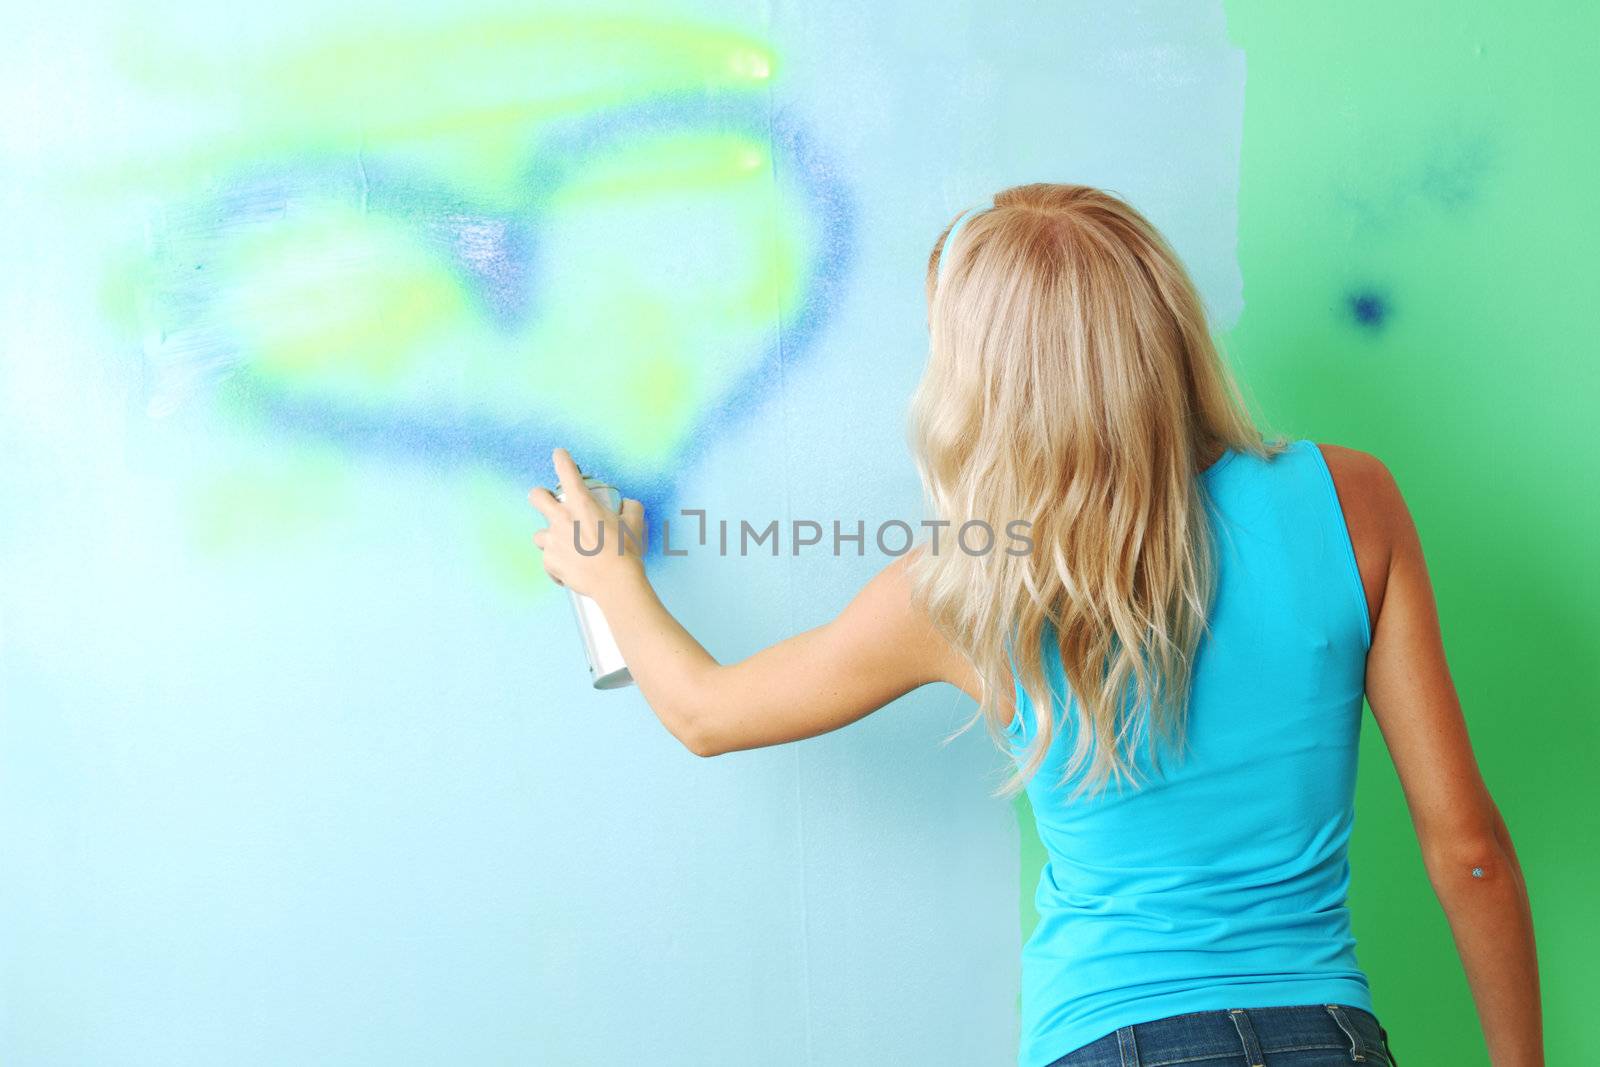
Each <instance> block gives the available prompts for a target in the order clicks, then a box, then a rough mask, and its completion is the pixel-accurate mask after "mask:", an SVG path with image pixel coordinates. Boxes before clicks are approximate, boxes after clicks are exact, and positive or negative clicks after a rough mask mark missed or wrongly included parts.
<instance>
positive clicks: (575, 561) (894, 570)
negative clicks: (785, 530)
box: [529, 449, 975, 756]
mask: <svg viewBox="0 0 1600 1067" xmlns="http://www.w3.org/2000/svg"><path fill="white" fill-rule="evenodd" d="M554 459H555V464H556V470H557V472H558V473H559V474H560V476H561V484H562V487H563V488H564V489H565V490H566V492H565V494H564V495H565V497H566V501H565V503H561V502H558V501H556V499H555V498H554V497H553V496H552V495H551V494H550V493H549V492H548V491H547V490H544V489H535V490H534V491H533V492H532V493H530V494H529V500H530V502H532V503H533V505H534V506H535V507H537V508H538V509H539V511H540V512H541V513H542V514H543V515H544V516H545V518H546V519H548V520H549V522H550V527H549V528H548V529H546V530H541V531H540V532H539V533H537V534H535V535H534V542H535V544H537V545H538V546H539V547H540V548H541V549H542V550H543V553H544V566H545V570H546V571H547V572H548V573H549V574H550V576H551V577H552V578H554V579H555V580H556V581H558V582H560V583H561V584H563V585H566V586H568V587H570V588H572V589H575V590H577V591H578V592H580V593H584V594H586V595H588V596H591V597H593V598H594V599H595V601H596V603H598V604H599V605H600V609H601V610H602V611H603V612H605V616H606V621H607V622H608V623H609V624H610V626H611V632H612V634H613V636H615V638H616V640H617V647H618V648H619V649H621V651H622V658H623V659H624V660H625V661H626V662H627V664H628V670H629V671H630V672H631V673H632V675H633V678H634V681H635V682H636V683H638V686H639V691H640V692H641V693H642V694H643V695H644V698H645V700H646V701H647V702H648V703H649V704H650V708H651V710H652V711H654V712H655V714H656V716H657V717H658V718H660V720H661V722H662V724H663V725H665V726H666V728H667V729H668V730H670V731H671V732H672V735H673V736H674V737H676V738H678V740H680V741H682V742H683V744H684V745H685V747H687V748H688V749H689V750H690V751H692V752H694V753H696V754H697V755H701V756H712V755H716V754H719V753H723V752H732V751H736V750H739V749H748V748H760V747H762V746H765V745H776V744H782V743H783V742H785V741H798V740H800V739H802V738H807V737H814V736H816V735H818V734H823V733H827V732H828V731H830V730H837V729H839V728H840V727H842V726H847V725H849V724H850V723H852V722H855V721H856V720H858V719H861V718H863V717H865V716H866V715H868V714H870V713H871V712H873V711H876V710H877V709H878V708H881V707H883V706H884V705H885V704H888V703H889V702H891V701H893V700H894V699H895V698H896V697H899V696H902V695H904V694H906V693H908V692H910V691H911V690H913V689H916V688H918V687H919V686H923V685H926V684H928V683H929V682H940V681H943V682H950V683H952V684H954V685H957V686H960V687H961V688H963V689H966V690H967V691H968V692H969V693H971V692H972V691H973V689H974V686H975V682H974V681H973V679H972V677H971V667H970V666H969V665H968V664H967V663H966V661H965V660H964V659H962V658H961V657H960V656H959V655H958V654H957V653H956V652H955V651H954V649H952V648H951V647H950V645H949V643H948V642H947V641H946V640H945V639H944V638H943V637H942V636H941V635H940V634H939V633H938V632H937V631H936V630H935V629H934V628H933V626H932V624H931V623H930V622H928V620H927V618H926V616H925V615H923V614H922V613H921V612H919V611H917V610H916V609H915V608H914V607H913V605H912V598H911V583H910V577H909V575H908V574H907V572H906V565H907V563H908V562H909V561H910V559H911V558H912V557H911V556H903V557H901V558H900V559H897V560H896V561H894V562H893V563H891V564H890V565H889V566H887V567H885V568H884V569H883V570H882V571H881V572H879V574H878V575H877V576H875V577H874V578H873V579H872V580H871V581H869V582H868V583H867V584H866V585H865V586H864V587H863V588H862V589H861V591H860V592H859V593H857V594H856V596H855V598H854V599H852V600H851V601H850V603H849V604H847V605H846V606H845V608H844V610H843V611H841V612H840V613H839V615H838V617H836V618H835V619H833V620H832V621H830V622H828V623H825V624H823V625H821V626H818V627H816V628H815V629H812V630H807V631H806V632H804V633H801V634H797V635H796V636H794V637H791V638H788V639H787V640H785V641H780V642H779V643H777V644H775V645H772V646H770V647H768V648H765V649H762V650H761V651H760V652H757V653H756V654H754V655H752V656H750V657H749V658H747V659H744V660H740V661H739V662H737V663H730V664H721V663H718V662H717V660H716V659H715V658H713V657H712V656H711V654H710V653H708V652H707V651H706V650H705V649H704V648H703V647H702V646H701V645H700V643H699V642H698V641H696V640H695V639H694V637H693V636H692V635H691V634H690V633H689V631H687V630H685V629H684V628H683V625H682V624H681V623H679V622H678V620H677V619H675V618H673V616H672V613H671V612H669V611H668V610H667V608H666V606H665V605H663V604H662V603H661V600H660V599H659V598H658V597H657V596H656V593H655V589H654V588H652V587H651V585H650V582H649V579H648V578H647V577H646V576H645V571H644V565H643V561H642V560H641V559H640V558H639V556H638V554H637V552H636V551H633V550H630V551H629V552H627V553H626V554H623V555H618V554H617V553H616V552H615V551H613V550H612V549H611V548H609V547H608V548H607V549H606V550H605V551H603V552H601V553H599V554H598V555H594V556H584V555H582V554H581V553H579V552H577V551H576V549H575V542H574V539H573V538H574V533H575V530H574V525H575V524H576V525H579V526H581V533H582V543H583V544H584V545H594V544H596V540H597V538H599V537H604V544H605V545H607V546H611V545H617V544H625V543H627V542H624V541H622V540H621V533H622V531H621V529H620V526H621V524H626V525H627V526H628V527H629V528H630V529H631V530H633V531H635V533H636V534H638V533H640V532H642V528H643V516H642V514H641V509H640V506H639V504H638V502H637V501H632V500H630V501H626V502H625V503H624V505H623V512H622V515H621V517H620V520H618V519H614V518H612V517H610V516H608V515H607V514H606V512H605V511H604V509H602V508H601V507H600V506H599V505H598V504H597V503H595V502H594V500H593V499H592V498H591V497H590V496H589V494H588V493H587V492H584V491H583V490H582V488H581V487H582V484H583V483H582V478H581V477H580V476H579V474H578V470H577V467H576V466H575V465H574V464H573V462H572V458H571V457H570V456H569V455H567V453H566V452H565V451H564V450H559V449H558V450H557V451H556V453H555V456H554ZM574 487H578V488H577V489H576V490H575V488H574ZM601 525H605V526H606V529H605V532H604V533H603V534H601V533H599V532H598V530H597V527H598V526H601ZM639 540H641V541H642V540H643V538H642V536H641V537H639Z"/></svg>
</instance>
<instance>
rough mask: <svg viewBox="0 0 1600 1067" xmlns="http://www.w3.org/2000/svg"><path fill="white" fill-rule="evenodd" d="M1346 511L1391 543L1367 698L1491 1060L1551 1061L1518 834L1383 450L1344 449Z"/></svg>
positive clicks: (1515, 1063)
mask: <svg viewBox="0 0 1600 1067" xmlns="http://www.w3.org/2000/svg"><path fill="white" fill-rule="evenodd" d="M1339 452H1340V453H1341V456H1340V459H1339V460H1337V461H1336V462H1338V463H1339V465H1340V466H1341V467H1342V468H1343V470H1344V471H1345V472H1347V473H1346V474H1345V475H1344V477H1345V479H1346V480H1347V482H1348V484H1350V486H1351V489H1352V492H1351V493H1349V494H1348V495H1347V497H1346V499H1348V500H1349V501H1350V502H1351V504H1352V505H1353V507H1352V508H1351V509H1350V510H1351V511H1353V512H1355V514H1353V515H1351V518H1352V519H1354V520H1355V521H1356V523H1359V524H1361V525H1364V526H1366V527H1367V529H1368V530H1369V531H1370V534H1371V536H1370V537H1369V538H1368V539H1367V540H1368V543H1377V544H1386V545H1387V546H1388V553H1387V555H1388V563H1387V575H1386V577H1385V578H1384V579H1383V580H1382V582H1381V583H1380V586H1379V587H1380V588H1381V589H1382V597H1381V609H1380V610H1379V611H1378V613H1377V615H1376V618H1377V623H1376V626H1375V627H1374V632H1373V641H1372V648H1371V649H1370V651H1369V652H1368V655H1367V678H1366V685H1367V701H1368V703H1369V704H1370V705H1371V706H1372V713H1373V716H1374V718H1376V719H1377V722H1378V727H1379V729H1380V730H1381V731H1382V732H1383V738H1384V741H1385V742H1386V743H1387V745H1388V747H1389V752H1390V754H1391V756H1392V757H1393V759H1394V764H1395V769H1396V770H1397V771H1398V773H1399V776H1400V785H1401V788H1402V789H1403V790H1404V791H1405V797H1406V804H1407V807H1408V808H1409V809H1410V812H1411V820H1412V823H1413V824H1414V825H1415V827H1416V832H1417V840H1418V842H1419V843H1420V844H1421V846H1422V857H1423V863H1424V866H1425V867H1426V868H1427V872H1428V880H1429V881H1430V882H1431V883H1432V885H1433V890H1434V893H1435V895H1436V896H1437V897H1438V899H1439V903H1440V905H1441V906H1442V907H1443V908H1444V912H1445V916H1446V918H1447V919H1448V920H1449V923H1450V932H1451V934H1452V936H1453V937H1454V939H1455V943H1456V951H1457V952H1458V953H1459V954H1460V956H1461V962H1462V965H1463V967H1464V968H1465V969H1466V973H1467V982H1468V985H1469V986H1470V988H1471V990H1472V996H1473V1000H1474V1001H1475V1002H1476V1005H1477V1009H1478V1020H1479V1023H1480V1025H1481V1026H1482V1027H1483V1035H1484V1039H1485V1042H1486V1043H1487V1045H1488V1050H1489V1058H1490V1062H1492V1063H1493V1064H1495V1067H1531V1065H1538V1064H1543V1063H1544V1038H1543V1028H1542V1024H1541V1016H1540V1007H1539V965H1538V961H1537V958H1536V955H1535V949H1534V939H1533V918H1532V914H1531V911H1530V909H1529V905H1528V890H1527V886H1526V885H1525V884H1524V883H1523V880H1522V868H1521V867H1520V866H1519V865H1518V863H1517V854H1516V851H1515V850H1514V849H1513V848H1512V845H1511V835H1510V834H1509V833H1508V832H1507V831H1506V827H1505V823H1504V821H1502V819H1501V817H1500V811H1499V808H1498V807H1497V806H1496V805H1495V802H1494V799H1493V798H1492V797H1491V796H1490V795H1489V790H1488V788H1487V787H1486V786H1485V785H1484V782H1483V777H1482V775H1481V774H1480V773H1479V770H1478V763H1477V760H1476V758H1475V757H1474V755H1473V752H1472V743H1471V741H1470V740H1469V739H1468V737H1467V726H1466V722H1465V720H1464V718H1463V716H1462V713H1461V704H1460V701H1459V700H1458V699H1457V696H1456V691H1455V685H1454V683H1453V682H1452V680H1451V677H1450V669H1449V667H1448V665H1447V664H1446V662H1445V654H1444V644H1443V640H1442V638H1441V635H1440V629H1439V617H1438V612H1437V608H1436V605H1435V602H1434V595H1433V586H1432V584H1431V582H1430V579H1429V577H1428V568H1427V564H1426V562H1425V560H1424V558H1423V553H1422V543H1421V539H1420V538H1419V536H1418V534H1417V529H1416V525H1415V523H1414V522H1413V520H1412V517H1411V513H1410V510H1409V509H1408V508H1407V506H1406V503H1405V500H1404V499H1403V497H1402V496H1401V494H1400V489H1399V487H1398V486H1397V485H1396V484H1395V481H1394V478H1393V476H1392V475H1391V474H1390V473H1389V471H1388V469H1387V468H1386V467H1385V466H1384V465H1383V464H1382V463H1381V462H1380V461H1378V460H1377V459H1376V458H1374V457H1372V456H1370V455H1367V454H1366V453H1361V452H1355V451H1353V450H1343V449H1341V450H1339Z"/></svg>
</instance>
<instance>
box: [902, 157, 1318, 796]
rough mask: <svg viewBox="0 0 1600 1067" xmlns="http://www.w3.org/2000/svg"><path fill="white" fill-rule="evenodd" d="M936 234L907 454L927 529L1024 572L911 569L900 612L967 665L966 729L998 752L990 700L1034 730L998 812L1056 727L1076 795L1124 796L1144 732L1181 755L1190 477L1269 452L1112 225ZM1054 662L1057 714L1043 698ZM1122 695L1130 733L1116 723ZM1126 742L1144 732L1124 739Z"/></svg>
mask: <svg viewBox="0 0 1600 1067" xmlns="http://www.w3.org/2000/svg"><path fill="white" fill-rule="evenodd" d="M949 234H950V228H949V227H946V229H945V231H944V232H943V233H942V234H940V236H939V240H938V241H937V242H936V243H935V245H934V249H933V253H932V255H931V256H930V257H929V260H928V274H927V297H928V330H929V340H930V353H929V359H928V365H927V370H926V373H925V374H924V376H923V379H922V382H921V384H920V385H919V386H918V389H917V392H916V396H915V398H914V400H913V403H912V408H911V444H912V451H913V453H914V455H915V458H916V461H917V466H918V470H919V473H920V474H921V477H922V482H923V486H924V488H925V489H926V491H927V494H928V497H929V501H930V503H931V506H932V508H933V511H934V513H935V514H936V516H937V517H939V518H942V519H945V520H948V521H950V522H951V523H953V524H955V525H959V524H961V523H964V522H968V521H972V520H982V521H984V522H986V523H988V524H989V526H990V528H991V529H993V530H997V531H998V530H1004V529H1006V527H1007V524H1009V523H1011V522H1013V521H1014V520H1018V519H1021V520H1026V521H1027V522H1029V523H1030V524H1031V527H1030V537H1031V539H1032V542H1033V551H1032V552H1031V553H1030V554H1026V555H1012V554H1008V553H1007V552H1006V551H1004V550H1002V549H999V548H996V549H995V550H994V551H991V552H988V553H985V554H982V555H969V554H967V553H966V552H965V551H950V550H942V551H940V552H937V553H935V552H922V553H920V554H919V555H918V557H917V559H916V560H915V562H914V565H913V570H912V576H913V587H914V589H915V591H916V596H917V599H918V603H919V604H920V605H922V607H923V609H924V610H925V611H927V613H928V615H929V617H930V619H931V620H932V621H933V624H934V626H935V627H936V628H937V629H938V630H939V631H940V632H941V633H942V634H944V636H945V637H946V638H947V639H948V640H949V641H950V642H951V643H952V645H954V646H955V648H956V649H957V650H958V651H959V652H960V653H961V654H962V655H964V656H965V657H966V658H967V659H968V660H969V661H970V662H971V664H972V665H973V667H974V668H975V670H976V673H977V675H978V679H979V684H980V688H981V694H980V701H979V706H978V711H977V713H976V714H975V715H974V716H973V717H972V719H971V720H970V721H968V722H967V723H966V725H965V726H963V727H961V729H960V730H958V731H957V734H959V733H962V732H965V730H967V729H969V728H970V727H971V726H973V725H974V724H975V723H976V722H978V721H979V719H983V720H985V721H986V722H987V724H988V727H989V732H990V735H991V736H992V737H993V738H994V740H995V741H996V742H997V743H1001V744H1003V743H1004V737H1005V729H1006V727H1007V726H1008V725H1009V724H1008V722H1007V721H1006V715H1005V711H1004V709H1003V705H1002V704H1001V702H1000V701H999V700H998V699H997V697H998V696H999V695H1000V694H1001V693H1004V692H1008V691H1014V690H1012V687H1013V686H1019V687H1020V688H1021V689H1022V690H1023V691H1024V692H1026V694H1027V696H1028V699H1029V701H1030V702H1031V704H1032V706H1033V708H1034V709H1036V711H1035V715H1034V720H1035V723H1034V731H1033V734H1034V736H1033V738H1032V742H1031V744H1030V746H1029V748H1028V755H1027V758H1026V759H1025V760H1022V761H1021V762H1020V764H1019V766H1018V767H1017V769H1016V771H1015V773H1014V774H1013V775H1012V776H1011V777H1010V778H1009V779H1008V780H1007V781H1006V782H1005V783H1004V785H1003V786H1002V787H1001V789H1000V790H999V791H998V792H999V794H1001V795H1010V794H1013V793H1016V792H1017V791H1019V790H1020V789H1022V788H1023V787H1024V786H1025V785H1026V784H1027V783H1028V781H1029V780H1031V778H1032V777H1033V775H1034V774H1035V773H1036V772H1037V771H1038V769H1039V766H1040V764H1041V763H1042V761H1043V759H1044V756H1045V752H1046V750H1047V749H1048V748H1049V747H1050V745H1051V742H1052V739H1053V738H1054V736H1055V733H1056V729H1057V726H1056V722H1055V715H1054V714H1038V711H1037V709H1054V708H1055V707H1056V706H1057V704H1058V703H1060V704H1063V705H1064V706H1066V707H1068V708H1069V709H1070V711H1071V714H1072V716H1073V721H1074V722H1075V725H1076V731H1075V732H1076V741H1075V743H1074V745H1073V748H1072V752H1071V754H1070V756H1069V757H1068V760H1067V763H1066V766H1065V768H1064V771H1063V777H1062V782H1063V783H1065V782H1066V781H1067V780H1068V779H1070V778H1071V777H1072V776H1073V775H1074V774H1076V773H1078V772H1079V771H1080V770H1084V771H1085V773H1084V774H1083V777H1082V779H1081V780H1080V782H1079V783H1078V786H1077V788H1076V789H1075V790H1074V795H1076V794H1077V793H1078V792H1079V791H1082V790H1085V789H1089V790H1093V791H1099V790H1100V789H1102V788H1103V787H1104V786H1105V785H1106V783H1107V782H1109V781H1111V780H1112V779H1115V778H1124V779H1127V780H1129V781H1131V782H1134V781H1137V780H1138V777H1139V776H1138V775H1137V774H1136V773H1135V764H1134V762H1133V757H1134V750H1135V748H1134V746H1135V745H1136V743H1137V742H1136V739H1137V736H1138V735H1139V734H1140V733H1141V732H1143V733H1144V734H1145V735H1146V737H1147V738H1148V741H1149V743H1150V745H1151V748H1152V751H1153V752H1155V751H1156V746H1157V742H1158V741H1160V740H1165V741H1170V742H1177V743H1178V746H1179V748H1180V750H1181V748H1182V740H1183V734H1184V726H1185V710H1186V705H1187V702H1188V693H1189V687H1190V681H1191V677H1192V668H1193V664H1194V658H1195V651H1196V649H1197V647H1198V646H1199V642H1200V638H1201V636H1202V634H1203V633H1204V632H1205V629H1206V626H1207V614H1208V609H1209V606H1210V604H1211V600H1212V596H1213V594H1214V591H1215V557H1214V554H1213V553H1214V546H1213V545H1212V543H1211V541H1212V539H1211V536H1210V532H1209V529H1208V524H1207V522H1206V521H1205V515H1204V510H1203V508H1204V498H1203V494H1204V492H1205V487H1204V483H1203V482H1202V480H1201V479H1200V478H1199V477H1198V474H1199V472H1200V471H1201V470H1202V469H1203V468H1204V467H1205V466H1206V462H1207V460H1208V459H1210V458H1213V457H1215V456H1219V455H1220V454H1221V450H1222V449H1223V448H1232V449H1234V450H1236V451H1238V452H1248V453H1253V454H1255V455H1257V456H1261V457H1263V458H1270V457H1271V456H1272V455H1275V454H1277V453H1278V452H1281V451H1283V450H1284V449H1285V448H1286V447H1287V444H1286V442H1285V441H1284V440H1283V439H1282V438H1279V439H1277V440H1275V441H1272V442H1268V441H1265V440H1264V439H1263V437H1262V435H1261V433H1260V431H1259V430H1258V429H1257V428H1256V426H1255V424H1254V423H1253V422H1252V421H1251V419H1250V417H1249V416H1248V414H1247V413H1246V405H1245V401H1244V398H1243V396H1242V395H1241V393H1240V390H1239V387H1238V384H1237V383H1236V382H1235V381H1234V379H1233V377H1232V375H1231V374H1230V373H1229V371H1228V369H1227V366H1226V365H1225V364H1224V362H1223V360H1222V358H1221V356H1220V354H1219V352H1218V349H1217V347H1216V345H1215V343H1214V342H1213V340H1212V338H1211V334H1210V330H1209V328H1208V324H1207V320H1206V314H1205V309H1204V305H1203V304H1202V302H1201V300H1200V297H1199V294H1198V293H1197V292H1196V290H1195V287H1194V284H1193V283H1192V282H1191V281H1190V279H1189V276H1188V274H1187V273H1186V272H1185V270H1184V268H1183V265H1182V264H1181V263H1180V261H1179V260H1178V257H1177V256H1176V255H1175V254H1174V253H1173V251H1172V249H1171V248H1170V247H1169V246H1168V245H1167V243H1166V241H1165V240H1164V239H1163V238H1162V236H1161V235H1160V234H1159V233H1158V232H1157V231H1156V229H1155V227H1153V226H1152V225H1151V224H1150V223H1149V222H1148V221H1146V220H1145V218H1144V217H1143V216H1142V215H1140V214H1139V212H1137V211H1135V210H1134V209H1133V208H1132V207H1130V206H1129V205H1128V204H1126V203H1124V202H1123V201H1122V200H1120V199H1118V198H1116V197H1115V196H1112V195H1110V194H1109V193H1106V192H1104V191H1101V190H1099V189H1095V188H1091V187H1089V186H1084V185H1060V184H1050V183H1038V184H1031V185H1019V186H1015V187H1013V188H1010V189H1006V190H1004V191H1002V192H1001V193H999V194H998V195H996V196H995V198H994V206H993V207H992V208H988V209H985V210H982V211H980V212H978V213H977V214H974V215H972V216H971V217H970V218H969V219H967V220H966V222H965V223H964V225H962V227H961V229H960V232H959V233H958V234H957V238H958V239H957V241H956V243H955V246H954V248H953V249H952V252H951V255H952V258H951V260H950V262H949V263H948V264H947V265H945V268H944V271H943V277H942V278H941V277H940V271H939V262H940V259H941V257H942V256H943V254H944V245H945V242H946V240H947V239H948V237H949ZM1047 639H1049V640H1052V641H1054V643H1055V647H1056V649H1057V650H1059V652H1060V662H1061V667H1062V669H1063V672H1064V675H1065V679H1066V682H1067V685H1068V689H1069V692H1070V694H1071V695H1072V696H1073V697H1074V698H1075V699H1073V700H1070V701H1069V700H1067V699H1066V695H1065V694H1059V693H1053V692H1052V687H1051V684H1050V678H1049V673H1050V671H1049V669H1048V668H1047V663H1046V654H1045V644H1044V642H1045V641H1046V640H1047ZM1130 682H1131V684H1133V685H1134V687H1135V689H1134V693H1133V695H1134V696H1135V698H1136V700H1135V703H1134V705H1133V707H1134V711H1133V713H1127V712H1125V711H1124V710H1122V708H1123V701H1125V700H1126V698H1127V695H1128V694H1127V687H1128V686H1129V684H1130ZM1141 727H1143V729H1141Z"/></svg>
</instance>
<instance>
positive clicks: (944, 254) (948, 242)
mask: <svg viewBox="0 0 1600 1067" xmlns="http://www.w3.org/2000/svg"><path fill="white" fill-rule="evenodd" d="M987 210H989V209H988V208H986V207H975V208H972V209H970V210H968V211H966V212H963V213H962V215H961V217H960V218H959V219H956V224H955V225H954V226H952V227H950V234H949V236H948V237H946V238H945V239H944V247H943V248H941V249H939V271H938V274H936V275H935V276H934V279H933V287H934V288H935V289H937V288H939V283H940V282H942V281H944V265H945V264H946V263H948V262H950V250H951V249H952V248H954V247H955V244H956V234H958V233H960V232H961V227H963V226H965V225H966V224H967V220H968V219H970V218H972V216H974V215H977V214H979V213H981V212H984V211H987Z"/></svg>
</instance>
